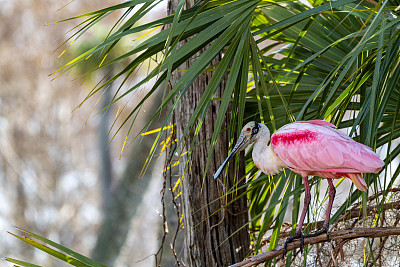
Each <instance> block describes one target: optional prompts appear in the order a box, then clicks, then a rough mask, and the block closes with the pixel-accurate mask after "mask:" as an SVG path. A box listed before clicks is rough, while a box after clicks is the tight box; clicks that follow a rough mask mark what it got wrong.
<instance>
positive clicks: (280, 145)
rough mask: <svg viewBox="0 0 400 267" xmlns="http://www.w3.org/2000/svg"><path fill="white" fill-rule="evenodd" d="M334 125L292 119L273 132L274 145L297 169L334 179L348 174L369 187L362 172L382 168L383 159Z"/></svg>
mask: <svg viewBox="0 0 400 267" xmlns="http://www.w3.org/2000/svg"><path fill="white" fill-rule="evenodd" d="M334 128H335V125H333V124H331V123H329V122H326V121H322V120H314V121H300V122H294V123H290V124H288V125H285V126H283V127H282V128H280V129H279V130H278V131H277V132H276V133H274V134H273V135H272V136H271V145H272V149H273V151H274V153H275V154H276V155H277V156H278V158H279V159H280V160H281V161H282V162H283V163H284V164H286V165H287V166H288V167H289V168H290V169H291V170H292V171H294V172H296V173H299V174H301V175H303V176H309V175H317V176H320V177H323V178H334V179H337V178H341V177H343V176H346V177H348V178H350V179H351V180H352V181H353V183H354V184H355V185H356V187H357V188H358V189H359V190H362V191H366V189H367V184H366V182H365V181H364V179H363V178H362V175H361V174H362V173H377V172H379V171H380V170H381V169H382V167H383V166H384V163H383V161H382V160H381V159H380V158H379V157H378V155H377V154H376V153H375V152H373V151H372V149H371V148H369V147H368V146H365V145H363V144H360V143H358V142H355V141H354V140H353V139H351V138H350V137H348V136H347V135H345V134H344V133H342V132H340V131H338V130H336V129H334Z"/></svg>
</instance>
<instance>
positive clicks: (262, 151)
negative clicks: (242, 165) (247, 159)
mask: <svg viewBox="0 0 400 267" xmlns="http://www.w3.org/2000/svg"><path fill="white" fill-rule="evenodd" d="M268 142H269V135H263V134H260V135H259V137H258V139H257V140H256V141H255V142H254V147H253V153H252V157H253V161H254V164H255V165H256V166H257V168H259V169H260V170H261V171H262V172H263V173H265V174H267V175H273V174H276V173H279V172H280V171H282V170H283V168H286V165H285V164H284V163H283V162H282V161H281V160H280V159H279V158H278V156H277V155H276V154H275V153H274V151H273V150H272V148H271V146H268Z"/></svg>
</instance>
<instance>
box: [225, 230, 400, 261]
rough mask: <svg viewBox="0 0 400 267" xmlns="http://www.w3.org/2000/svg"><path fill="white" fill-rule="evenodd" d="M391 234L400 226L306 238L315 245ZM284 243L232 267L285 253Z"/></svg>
mask: <svg viewBox="0 0 400 267" xmlns="http://www.w3.org/2000/svg"><path fill="white" fill-rule="evenodd" d="M391 235H400V227H376V228H352V229H345V230H338V231H334V232H330V233H329V239H328V237H327V235H326V234H322V235H319V236H315V237H308V238H305V239H304V244H305V245H313V244H317V243H322V242H327V241H331V240H345V239H347V240H351V239H356V238H360V237H366V238H376V237H386V236H391ZM299 247H300V240H296V241H293V242H290V243H289V244H288V246H287V249H288V251H290V250H294V249H296V248H299ZM283 250H284V248H283V245H282V246H278V247H276V248H275V249H273V250H270V251H267V252H263V253H260V254H258V255H256V256H254V257H252V258H250V259H247V260H244V261H242V262H239V263H236V264H233V265H231V266H230V267H248V266H254V265H256V264H260V263H263V262H265V261H267V260H270V259H273V258H275V257H277V256H279V255H282V254H283Z"/></svg>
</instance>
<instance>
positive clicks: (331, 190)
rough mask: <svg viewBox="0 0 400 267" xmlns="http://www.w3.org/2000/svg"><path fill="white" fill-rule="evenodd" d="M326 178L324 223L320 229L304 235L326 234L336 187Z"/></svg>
mask: <svg viewBox="0 0 400 267" xmlns="http://www.w3.org/2000/svg"><path fill="white" fill-rule="evenodd" d="M327 180H328V184H329V202H328V208H327V209H326V216H325V221H324V225H323V226H322V228H321V230H319V231H317V232H315V233H311V234H308V235H306V236H305V237H314V236H318V235H320V234H324V233H326V234H327V235H328V229H329V219H330V217H331V211H332V205H333V200H334V199H335V194H336V189H335V186H334V185H333V183H332V179H327ZM328 239H329V235H328Z"/></svg>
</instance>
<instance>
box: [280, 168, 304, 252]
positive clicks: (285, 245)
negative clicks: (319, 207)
mask: <svg viewBox="0 0 400 267" xmlns="http://www.w3.org/2000/svg"><path fill="white" fill-rule="evenodd" d="M303 182H304V191H305V197H304V207H303V212H302V213H301V217H300V220H299V224H298V225H297V228H296V232H295V234H294V235H292V236H290V237H288V238H286V241H285V244H284V252H283V255H282V257H283V258H284V257H285V256H286V253H287V244H288V243H289V242H291V241H293V240H294V239H297V238H300V241H301V246H300V251H301V252H302V253H303V247H304V235H303V233H302V231H301V230H302V228H303V223H304V219H305V218H306V214H307V210H308V206H309V205H310V201H311V193H310V185H309V184H308V176H303Z"/></svg>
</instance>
